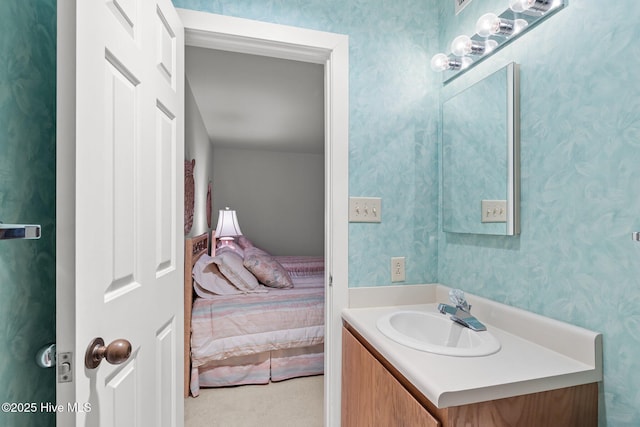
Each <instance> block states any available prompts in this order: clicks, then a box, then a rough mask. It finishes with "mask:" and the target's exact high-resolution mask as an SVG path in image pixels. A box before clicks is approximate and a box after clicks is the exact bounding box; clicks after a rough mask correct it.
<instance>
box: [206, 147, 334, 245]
mask: <svg viewBox="0 0 640 427" xmlns="http://www.w3.org/2000/svg"><path fill="white" fill-rule="evenodd" d="M213 153H214V160H213V179H214V196H213V207H214V212H215V213H216V215H215V217H216V219H217V212H218V210H219V209H224V208H225V207H226V206H229V207H230V208H231V209H235V210H236V211H237V215H238V222H239V224H240V228H241V229H242V233H243V234H244V235H246V236H247V237H248V238H250V239H251V240H252V241H253V242H254V243H255V245H256V246H258V247H260V248H263V249H264V250H266V251H267V252H269V253H271V254H273V255H315V256H322V255H323V254H324V156H323V155H322V154H309V153H286V152H275V151H261V150H243V149H239V150H236V149H231V148H214V150H213ZM214 222H215V221H214ZM214 226H215V225H214Z"/></svg>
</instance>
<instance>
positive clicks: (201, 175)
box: [184, 80, 218, 237]
mask: <svg viewBox="0 0 640 427" xmlns="http://www.w3.org/2000/svg"><path fill="white" fill-rule="evenodd" d="M184 86H185V88H184V93H185V96H184V110H185V126H184V128H185V131H184V156H185V160H191V159H196V166H195V168H194V169H193V178H194V181H195V197H194V209H193V226H192V228H191V232H190V233H189V234H187V236H188V237H192V236H197V235H199V234H202V233H205V232H207V231H209V229H210V227H209V226H208V225H207V208H206V202H207V185H208V183H209V182H213V170H212V169H213V146H212V145H211V142H210V141H209V136H208V135H207V130H206V128H205V127H204V121H203V120H202V116H201V115H200V110H198V106H197V105H196V100H195V98H194V97H193V92H192V91H191V87H190V86H189V81H188V80H185V85H184ZM217 219H218V216H217V211H212V218H211V227H213V228H215V227H216V221H217Z"/></svg>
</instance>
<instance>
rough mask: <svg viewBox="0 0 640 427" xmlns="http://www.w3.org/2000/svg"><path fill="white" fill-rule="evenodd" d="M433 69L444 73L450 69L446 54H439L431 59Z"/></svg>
mask: <svg viewBox="0 0 640 427" xmlns="http://www.w3.org/2000/svg"><path fill="white" fill-rule="evenodd" d="M431 69H432V70H433V71H444V70H448V69H449V57H448V56H447V55H445V54H444V53H437V54H435V55H433V58H431Z"/></svg>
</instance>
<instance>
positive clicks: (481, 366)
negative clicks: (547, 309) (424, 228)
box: [342, 285, 602, 427]
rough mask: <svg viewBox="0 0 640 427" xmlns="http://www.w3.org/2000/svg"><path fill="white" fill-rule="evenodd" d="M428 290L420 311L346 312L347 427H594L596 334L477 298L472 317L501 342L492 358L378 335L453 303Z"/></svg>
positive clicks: (598, 370)
mask: <svg viewBox="0 0 640 427" xmlns="http://www.w3.org/2000/svg"><path fill="white" fill-rule="evenodd" d="M429 289H430V296H429V297H427V298H426V299H425V301H424V303H423V304H416V305H394V306H377V307H375V306H374V307H371V306H370V307H362V308H349V309H346V310H345V311H344V312H343V325H344V327H343V338H342V343H343V350H342V351H343V358H342V426H343V427H350V426H367V427H369V426H412V427H413V426H428V427H430V426H443V427H448V426H480V427H485V426H525V427H527V426H536V427H539V426H547V425H557V426H579V427H588V426H594V427H595V426H597V424H598V382H600V381H601V380H602V336H601V335H600V334H599V333H596V332H592V331H588V330H585V329H582V328H579V327H576V326H573V325H568V324H566V323H563V322H559V321H555V320H552V319H548V318H545V317H542V316H539V315H536V314H534V313H530V312H526V311H524V310H519V309H516V308H513V307H509V306H506V305H503V304H499V303H496V302H493V301H490V300H486V299H483V298H477V297H471V296H470V297H469V302H470V303H471V304H472V307H473V311H472V312H473V314H474V315H475V316H476V317H478V319H480V320H481V321H482V322H483V323H485V324H486V325H487V329H488V331H489V332H490V333H491V334H493V335H494V336H495V337H496V338H497V339H498V340H499V341H500V344H501V348H500V350H499V351H497V352H495V353H493V354H490V355H485V356H479V357H458V356H449V355H441V354H435V353H430V352H425V351H420V350H416V349H414V348H410V347H408V346H406V345H403V344H400V343H398V342H396V341H394V340H393V339H390V338H388V337H387V336H385V335H384V334H382V333H381V332H380V331H379V330H378V328H377V326H376V323H377V321H378V320H379V319H380V318H381V317H384V316H386V315H388V314H389V313H391V312H393V311H398V310H407V309H409V310H415V311H420V310H423V311H427V312H431V311H434V310H437V302H446V301H447V299H448V297H447V292H448V290H449V288H446V287H443V286H439V285H431V287H430V288H429ZM478 333H483V332H478Z"/></svg>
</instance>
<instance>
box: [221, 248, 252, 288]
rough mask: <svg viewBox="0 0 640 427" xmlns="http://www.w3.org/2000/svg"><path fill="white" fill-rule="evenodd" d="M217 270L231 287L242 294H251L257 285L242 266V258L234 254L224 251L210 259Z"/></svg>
mask: <svg viewBox="0 0 640 427" xmlns="http://www.w3.org/2000/svg"><path fill="white" fill-rule="evenodd" d="M211 261H212V262H214V263H216V264H217V265H218V269H219V270H220V272H221V273H222V274H223V275H224V277H226V278H227V280H229V281H230V282H231V283H233V285H234V286H235V287H236V288H238V289H240V290H241V291H243V292H251V291H253V290H254V289H256V288H257V287H258V285H259V283H258V280H256V278H255V276H254V275H253V274H251V272H250V271H249V270H247V269H246V268H244V266H243V265H242V258H241V257H240V255H238V254H237V253H235V252H232V251H224V252H222V253H221V254H219V255H217V254H216V256H215V257H213V258H211Z"/></svg>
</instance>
